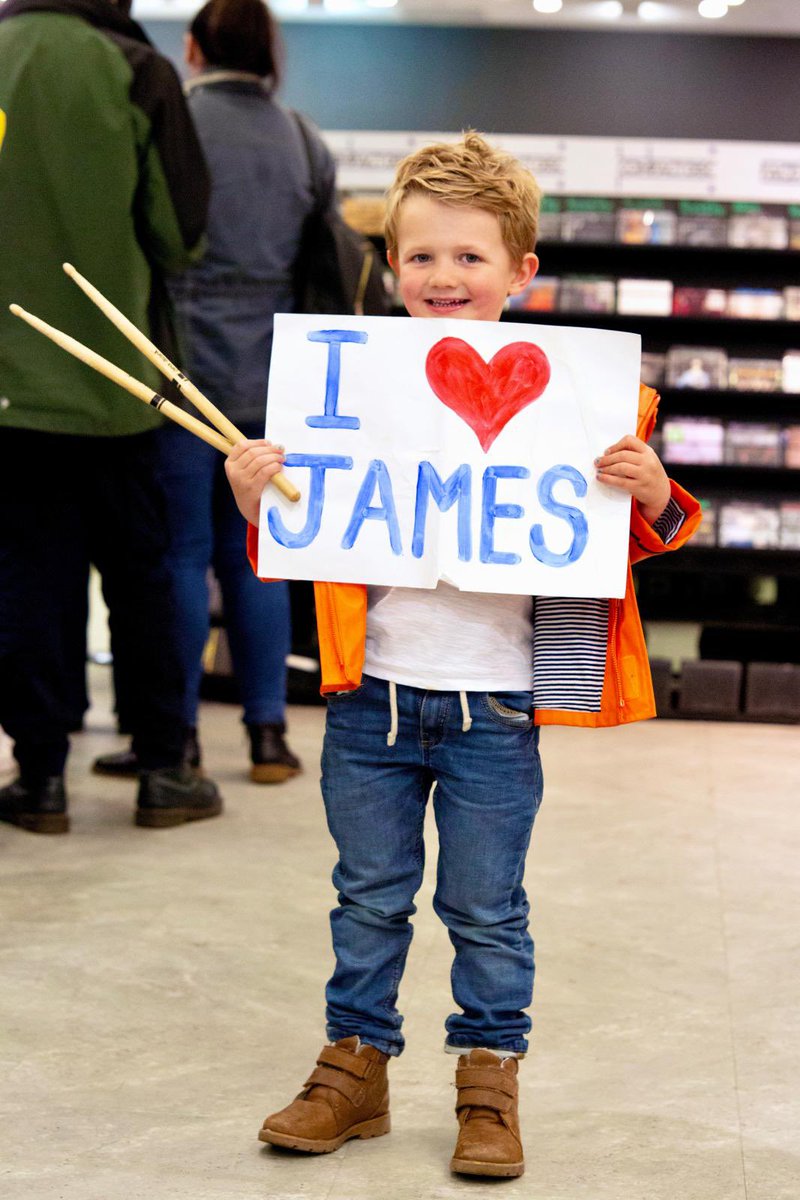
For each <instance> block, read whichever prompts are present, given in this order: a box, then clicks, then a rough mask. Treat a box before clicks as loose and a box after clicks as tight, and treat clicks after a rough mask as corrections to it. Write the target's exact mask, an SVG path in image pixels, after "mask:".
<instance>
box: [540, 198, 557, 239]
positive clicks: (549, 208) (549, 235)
mask: <svg viewBox="0 0 800 1200" xmlns="http://www.w3.org/2000/svg"><path fill="white" fill-rule="evenodd" d="M560 240H561V197H560V196H542V205H541V208H540V209H539V230H538V235H537V241H539V242H558V241H560Z"/></svg>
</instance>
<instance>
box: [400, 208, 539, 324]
mask: <svg viewBox="0 0 800 1200" xmlns="http://www.w3.org/2000/svg"><path fill="white" fill-rule="evenodd" d="M390 262H391V265H392V267H393V268H394V270H395V271H396V272H397V277H398V281H399V284H400V295H401V296H402V299H403V304H404V305H405V306H406V308H407V310H408V312H409V314H410V315H411V316H412V317H460V318H461V319H462V320H472V321H498V320H499V319H500V314H501V313H502V311H503V306H504V304H505V301H506V297H507V296H511V295H514V294H516V293H517V292H521V291H522V290H523V288H524V287H526V285H527V284H528V283H529V282H530V281H531V279H532V278H533V276H534V275H535V274H536V271H537V269H538V266H539V260H538V258H537V257H536V255H535V254H526V255H525V257H524V259H523V260H522V262H521V263H520V264H518V265H515V264H514V262H513V261H512V259H511V255H510V253H509V251H508V249H507V248H506V244H505V242H504V241H503V237H502V234H501V231H500V221H499V219H498V217H497V215H496V214H495V213H493V212H488V211H487V210H486V209H483V208H474V207H468V206H462V205H455V204H444V203H443V202H442V201H441V200H434V199H433V198H432V197H430V196H425V195H422V194H420V193H418V192H412V193H411V195H410V196H407V197H406V199H405V200H404V201H403V203H402V205H401V207H400V211H399V213H398V221H397V256H396V258H395V256H394V255H392V256H391V257H390Z"/></svg>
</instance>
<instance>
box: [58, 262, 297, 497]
mask: <svg viewBox="0 0 800 1200" xmlns="http://www.w3.org/2000/svg"><path fill="white" fill-rule="evenodd" d="M62 265H63V268H64V271H65V272H66V274H67V275H69V277H70V279H72V280H73V281H74V282H75V283H77V285H78V287H79V288H80V289H81V291H82V292H84V293H85V294H86V295H87V296H88V297H89V299H90V300H91V301H92V303H93V304H96V305H97V307H98V308H99V309H100V311H101V312H102V313H104V314H105V316H107V317H108V319H109V321H111V323H112V325H116V327H117V329H118V330H119V331H120V333H121V334H123V335H124V336H125V337H126V338H127V339H128V341H129V342H132V343H133V345H134V346H135V347H136V349H137V350H139V351H141V353H142V354H143V355H144V356H145V358H148V359H149V360H150V362H151V363H152V364H153V366H155V367H158V369H159V371H160V372H161V374H162V375H165V376H166V377H167V379H169V380H171V382H172V383H174V384H175V386H176V387H177V389H178V391H179V392H180V393H181V395H182V396H185V397H186V399H187V400H188V401H189V402H190V403H191V404H193V405H194V406H195V408H196V409H198V410H199V411H200V412H201V413H202V414H203V416H204V417H208V419H209V421H211V423H212V425H215V426H216V427H217V429H218V430H219V431H220V433H222V434H223V435H224V436H225V437H226V438H227V439H228V441H229V442H231V443H232V444H233V445H234V446H235V445H238V443H239V442H245V441H247V438H246V437H245V436H244V434H243V433H242V432H241V430H239V429H237V428H236V426H235V425H234V424H233V422H232V421H229V420H228V418H227V417H226V416H225V414H224V413H223V412H221V411H220V410H219V409H218V408H217V406H216V404H213V403H212V401H211V400H209V398H208V396H204V395H203V393H202V392H201V391H200V389H199V388H197V387H195V385H194V384H193V383H192V381H191V379H187V378H186V376H185V375H184V373H183V371H181V370H180V368H179V367H176V366H175V363H173V362H171V361H170V359H168V358H167V356H166V354H164V352H163V351H162V350H159V348H158V346H156V345H154V343H153V342H151V341H150V339H149V338H148V337H146V336H145V335H144V334H143V333H142V331H141V329H137V328H136V326H135V325H134V324H133V322H132V321H131V320H129V319H128V317H126V316H125V314H124V313H122V312H120V310H119V309H118V308H117V307H116V305H115V304H112V303H111V301H110V300H107V299H106V297H105V296H104V295H103V293H102V292H100V291H98V289H97V288H96V287H95V286H94V284H93V283H90V282H89V280H88V279H86V278H85V277H84V276H83V275H81V273H80V271H77V270H76V269H75V267H73V265H72V263H63V264H62ZM162 411H163V409H162ZM270 483H274V484H275V486H276V487H277V488H278V489H279V490H280V491H281V492H283V494H284V496H286V498H287V500H292V501H296V500H299V499H300V493H299V491H298V490H297V488H296V487H295V486H294V484H292V483H290V482H289V480H288V479H287V478H286V476H285V475H284V474H283V472H282V471H281V472H279V473H278V474H277V475H273V477H272V479H271V480H270Z"/></svg>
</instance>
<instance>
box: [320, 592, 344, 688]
mask: <svg viewBox="0 0 800 1200" xmlns="http://www.w3.org/2000/svg"><path fill="white" fill-rule="evenodd" d="M328 588H330V584H328ZM325 624H326V625H327V626H328V632H329V633H330V635H331V640H332V642H333V648H334V650H335V651H336V659H337V662H338V664H339V670H340V672H341V674H342V677H343V678H346V673H345V663H344V655H343V654H342V636H341V630H340V628H339V621H338V618H337V616H336V605H335V604H334V602H333V600H332V598H331V594H330V591H326V594H325Z"/></svg>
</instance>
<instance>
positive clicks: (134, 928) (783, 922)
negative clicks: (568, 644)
mask: <svg viewBox="0 0 800 1200" xmlns="http://www.w3.org/2000/svg"><path fill="white" fill-rule="evenodd" d="M107 688H108V676H107V672H106V671H104V670H103V669H94V671H93V691H94V695H95V697H96V707H95V709H94V710H93V712H92V714H91V717H90V729H89V731H88V732H87V733H84V734H82V735H81V736H80V737H78V738H76V739H75V746H74V753H73V756H72V759H71V765H70V786H71V794H72V798H73V803H72V812H73V830H72V832H71V833H70V834H69V836H67V837H61V838H45V837H34V836H31V835H28V834H25V833H22V832H20V831H18V830H14V829H11V828H9V827H8V826H0V887H1V888H2V893H1V894H0V909H1V911H2V914H3V917H2V922H1V923H0V1093H1V1095H0V1100H1V1104H0V1130H1V1131H2V1132H1V1133H0V1142H2V1143H4V1145H3V1149H2V1151H1V1152H0V1194H2V1195H3V1196H4V1197H5V1198H8V1200H12V1198H13V1200H22V1198H24V1200H45V1198H46V1200H118V1198H119V1200H138V1198H139V1197H142V1198H144V1197H147V1198H151V1197H152V1198H155V1200H161V1198H164V1200H173V1198H174V1200H211V1198H214V1200H406V1198H408V1200H446V1198H450V1197H457V1196H462V1195H465V1196H466V1195H471V1196H476V1195H487V1196H488V1195H489V1194H490V1192H491V1193H492V1194H493V1195H494V1194H498V1193H497V1192H496V1191H495V1188H500V1189H501V1190H502V1193H503V1196H504V1197H508V1198H522V1197H525V1198H526V1200H529V1198H530V1200H740V1198H741V1200H798V1197H800V1095H799V1090H800V1084H799V1083H798V1081H800V1004H798V999H800V938H799V937H798V929H799V928H800V881H799V879H798V861H800V804H798V790H799V787H798V785H799V784H800V766H799V765H798V760H799V759H800V755H798V748H799V747H798V742H799V741H800V732H798V731H797V730H796V729H792V728H788V727H777V726H755V725H750V726H733V725H730V726H726V725H722V724H705V723H703V724H701V723H695V724H689V723H680V722H668V723H656V722H650V723H647V724H644V725H640V726H636V727H633V728H630V729H627V730H619V731H605V732H600V733H589V732H583V731H570V730H562V729H548V730H545V731H544V734H543V738H542V749H543V758H544V764H545V778H546V788H545V803H544V805H543V807H542V810H541V813H540V817H539V820H538V823H537V829H536V833H535V835H534V843H533V849H532V851H531V858H530V863H529V868H528V888H529V892H530V895H531V899H532V905H533V919H534V933H535V935H536V938H537V964H538V977H537V1000H536V1015H535V1024H536V1032H535V1039H534V1049H533V1050H532V1053H531V1054H530V1055H529V1057H528V1059H527V1061H526V1062H525V1063H524V1064H523V1067H522V1075H521V1078H522V1094H523V1095H522V1111H523V1129H524V1135H525V1143H526V1152H527V1163H528V1166H527V1172H526V1175H525V1176H524V1177H523V1178H522V1179H521V1180H517V1181H506V1182H503V1183H500V1184H497V1185H492V1184H489V1183H481V1182H472V1181H469V1180H458V1179H454V1178H451V1177H450V1175H449V1174H448V1170H447V1161H448V1158H449V1154H450V1151H451V1146H452V1140H453V1135H454V1128H455V1124H454V1119H453V1116H452V1103H453V1089H452V1086H451V1081H452V1070H453V1066H454V1060H453V1059H452V1058H449V1057H446V1056H445V1055H443V1054H442V1053H441V1042H442V1022H443V1019H444V1017H445V1016H446V1014H447V1012H448V1011H449V1006H448V970H449V943H448V940H447V937H446V934H445V932H444V931H443V929H442V928H441V927H440V926H439V924H438V922H437V920H436V918H435V917H434V916H433V914H432V912H431V908H430V898H431V894H432V887H433V878H432V872H433V863H434V859H435V855H434V854H432V853H431V854H430V855H429V867H428V871H427V874H426V878H425V883H424V885H423V889H422V892H421V894H420V897H419V900H418V903H419V909H420V911H419V915H418V918H417V921H416V936H415V940H414V944H413V946H412V950H411V956H410V961H409V967H408V970H407V973H406V977H405V980H404V983H403V989H402V993H401V1004H402V1007H403V1009H404V1011H405V1013H406V1033H407V1037H408V1050H407V1052H406V1054H405V1055H404V1056H403V1057H402V1058H401V1059H400V1060H398V1061H397V1062H396V1063H393V1064H392V1091H393V1124H394V1128H393V1132H392V1134H391V1135H390V1136H389V1137H386V1138H380V1139H376V1140H374V1141H370V1142H358V1143H350V1144H348V1145H347V1146H346V1147H344V1148H343V1149H342V1150H341V1151H339V1152H338V1153H337V1154H334V1155H328V1156H323V1157H318V1158H309V1157H305V1156H294V1155H290V1154H285V1153H280V1152H277V1151H273V1150H270V1149H267V1148H262V1147H260V1145H259V1143H258V1142H257V1141H256V1140H255V1134H256V1132H257V1129H258V1127H259V1124H260V1122H261V1118H262V1117H263V1115H264V1114H265V1113H266V1112H267V1111H271V1110H272V1109H273V1108H276V1107H279V1106H280V1105H282V1104H283V1103H285V1102H286V1101H287V1100H288V1099H289V1098H290V1097H291V1096H292V1095H293V1094H294V1093H295V1091H296V1090H297V1088H298V1087H299V1085H300V1084H301V1083H302V1080H303V1079H304V1078H305V1076H306V1074H307V1073H308V1070H309V1069H310V1067H311V1065H312V1063H313V1059H314V1057H315V1055H316V1053H317V1051H318V1049H319V1046H320V1045H321V1043H322V1040H323V1029H322V1016H321V1007H322V1006H321V993H322V988H323V985H324V981H325V979H326V977H327V974H328V972H329V969H330V965H331V959H330V951H329V948H328V931H327V910H328V908H329V907H330V905H331V902H332V890H331V886H330V882H329V874H330V868H331V865H332V846H331V843H330V840H329V837H328V834H327V831H326V829H325V825H324V820H323V816H322V812H321V807H320V801H319V796H318V784H317V776H318V772H317V762H318V755H319V745H320V738H321V732H322V719H323V713H322V710H321V709H318V708H311V709H296V710H294V711H293V712H292V714H291V741H292V745H293V746H294V747H295V748H296V749H297V751H298V752H299V753H300V754H301V755H302V757H303V759H304V761H305V764H306V772H305V774H304V775H303V776H301V777H299V778H298V779H296V780H294V781H292V782H290V783H289V784H286V785H285V786H283V787H280V788H258V787H256V786H254V785H251V784H249V783H248V782H247V781H246V779H245V777H244V768H245V746H244V740H243V737H242V733H241V726H240V725H239V722H238V713H237V711H236V710H235V709H233V708H230V707H223V706H215V705H207V706H205V708H204V711H203V715H202V725H201V734H202V741H203V746H204V751H205V758H206V762H207V766H208V769H209V772H210V773H211V774H213V775H214V776H215V777H216V778H217V780H218V781H219V783H220V785H221V786H222V788H223V790H224V794H225V798H226V802H227V811H226V814H225V815H224V817H223V818H221V819H220V820H218V821H208V822H202V823H199V824H197V825H193V826H186V827H183V828H180V829H175V830H163V831H161V830H141V829H137V828H135V827H134V826H133V824H132V823H131V813H132V808H133V797H134V789H133V785H132V784H129V783H124V782H104V781H103V780H101V779H99V778H98V777H96V776H92V775H90V774H89V773H88V771H87V765H88V763H89V762H90V761H91V759H92V758H93V757H94V756H95V755H96V754H98V753H101V752H103V751H105V750H107V749H109V748H112V747H115V746H117V745H118V744H120V743H119V740H118V739H117V738H116V737H115V736H114V735H113V733H112V732H111V729H112V723H111V719H110V717H109V715H108V697H107ZM429 836H430V839H431V843H433V842H434V841H435V833H434V830H433V829H432V828H431V829H430V830H429Z"/></svg>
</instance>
